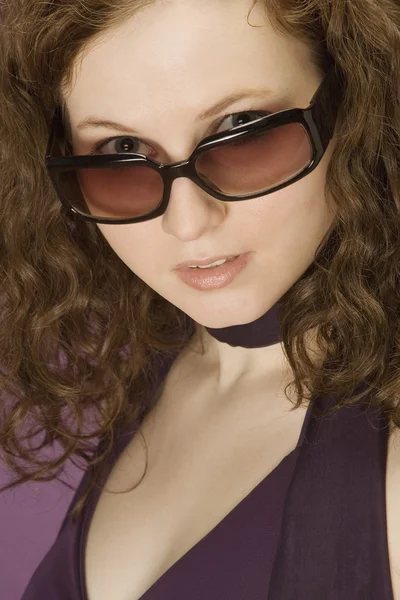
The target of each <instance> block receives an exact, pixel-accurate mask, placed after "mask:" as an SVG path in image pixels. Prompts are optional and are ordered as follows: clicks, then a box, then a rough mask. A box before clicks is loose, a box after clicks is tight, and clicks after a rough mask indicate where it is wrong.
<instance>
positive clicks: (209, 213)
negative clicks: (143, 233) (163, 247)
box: [162, 177, 228, 242]
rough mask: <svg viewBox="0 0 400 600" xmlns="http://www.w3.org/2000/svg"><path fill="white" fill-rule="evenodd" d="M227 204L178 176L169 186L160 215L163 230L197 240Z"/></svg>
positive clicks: (218, 220)
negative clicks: (166, 200) (165, 201)
mask: <svg viewBox="0 0 400 600" xmlns="http://www.w3.org/2000/svg"><path fill="white" fill-rule="evenodd" d="M227 204H228V203H227V202H223V201H222V200H217V199H216V198H213V196H210V194H208V193H207V192H206V191H204V190H202V189H201V188H200V187H199V186H198V185H196V183H194V182H193V181H191V180H190V179H188V178H187V177H179V178H178V179H175V181H174V182H173V183H172V186H171V193H170V198H169V203H168V207H167V210H166V211H165V213H164V214H163V216H162V225H163V229H164V231H165V232H166V233H169V234H171V235H174V236H175V237H177V238H178V239H180V240H182V241H186V242H189V241H191V240H195V239H198V238H199V237H201V236H202V235H205V232H206V231H207V230H208V229H210V228H211V229H213V228H215V227H218V226H219V225H220V224H221V223H222V222H223V220H224V219H225V216H226V211H227V208H228V206H227Z"/></svg>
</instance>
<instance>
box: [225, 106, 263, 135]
mask: <svg viewBox="0 0 400 600" xmlns="http://www.w3.org/2000/svg"><path fill="white" fill-rule="evenodd" d="M271 114H272V113H270V112H268V111H265V110H242V111H240V112H237V113H232V114H229V115H225V116H224V117H223V118H222V120H220V121H219V125H221V123H223V122H224V121H226V120H227V119H232V123H233V124H232V125H231V126H230V127H228V129H227V131H229V130H230V129H233V128H234V127H239V125H243V124H245V123H251V121H255V120H256V119H259V118H260V117H265V116H267V115H271ZM243 115H244V118H243ZM216 133H217V132H216Z"/></svg>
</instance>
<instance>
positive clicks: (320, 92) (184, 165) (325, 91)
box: [45, 64, 344, 225]
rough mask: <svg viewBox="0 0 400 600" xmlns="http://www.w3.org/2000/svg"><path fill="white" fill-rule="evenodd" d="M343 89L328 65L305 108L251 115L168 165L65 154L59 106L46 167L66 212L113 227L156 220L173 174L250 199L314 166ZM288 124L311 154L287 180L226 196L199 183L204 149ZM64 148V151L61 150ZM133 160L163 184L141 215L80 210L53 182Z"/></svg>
mask: <svg viewBox="0 0 400 600" xmlns="http://www.w3.org/2000/svg"><path fill="white" fill-rule="evenodd" d="M343 87H344V79H343V75H342V73H341V72H339V71H338V69H337V67H336V65H335V64H333V66H332V67H331V68H330V69H329V71H328V72H327V74H326V75H325V77H324V79H323V80H322V82H321V84H320V85H319V87H318V89H317V91H316V92H315V94H314V95H313V97H312V99H311V102H310V104H309V106H308V107H307V108H304V109H303V108H292V109H287V110H282V111H279V112H277V113H273V114H271V115H267V116H265V117H261V118H258V119H255V120H254V121H251V122H250V123H245V124H243V125H238V126H237V127H234V128H232V129H230V130H229V131H228V132H222V133H217V134H214V135H211V136H208V137H206V138H204V139H203V140H201V141H200V142H199V144H198V145H197V146H196V148H195V149H194V151H193V152H192V154H191V155H190V157H189V158H188V159H186V160H184V161H181V162H176V163H173V164H169V165H166V164H164V163H158V162H157V161H154V160H152V159H151V158H148V157H146V156H144V155H143V154H133V153H129V154H128V153H126V154H119V155H117V156H115V155H113V154H106V155H101V156H99V155H97V156H91V155H90V156H87V155H84V156H65V145H66V140H65V131H64V125H63V117H62V107H61V106H58V107H57V108H56V110H55V113H54V116H53V119H52V124H51V131H50V136H49V141H48V145H47V150H46V155H45V165H46V169H47V172H48V174H49V177H50V179H51V181H52V184H53V186H54V188H55V191H56V192H57V195H58V196H59V198H60V200H61V202H62V204H63V206H64V208H65V209H66V210H67V211H68V212H69V211H72V212H74V213H75V214H77V215H79V216H80V217H82V218H83V219H85V220H87V221H92V222H95V223H109V224H113V225H118V224H126V223H139V222H142V221H148V220H150V219H155V218H157V217H159V216H161V215H163V214H164V213H165V211H166V209H167V206H168V202H169V199H170V193H171V187H172V183H173V182H174V181H175V179H177V178H178V177H187V178H188V179H190V180H191V181H193V182H194V183H195V184H196V185H198V186H199V187H200V188H201V189H202V190H204V191H205V192H207V193H208V194H209V195H211V196H213V197H214V198H216V199H217V200H222V201H224V202H236V201H243V200H250V199H252V198H259V197H260V196H266V195H268V194H272V193H273V192H276V191H278V190H281V189H282V188H284V187H287V186H288V185H291V184H292V183H295V182H296V181H299V180H300V179H302V178H303V177H306V176H307V175H308V174H309V173H311V172H312V171H313V170H314V169H315V168H316V167H317V166H318V164H319V162H320V161H321V159H322V157H323V156H324V154H325V150H326V148H327V146H328V144H329V142H330V140H331V138H332V136H333V132H334V128H335V123H336V118H337V113H338V109H339V105H340V102H341V98H342V92H343ZM289 123H300V124H301V125H302V126H303V127H304V129H305V130H306V132H307V134H308V137H309V141H310V142H311V146H312V158H311V162H310V164H309V165H308V166H307V167H306V168H305V169H304V170H303V171H301V172H300V173H298V174H297V175H295V176H294V177H293V178H292V179H289V180H287V181H285V182H284V183H280V184H279V185H276V186H275V187H273V188H269V189H268V190H266V191H265V190H264V191H260V192H256V193H252V194H245V195H241V196H228V197H227V196H225V195H224V194H222V193H220V192H218V191H217V190H215V189H213V188H212V187H210V186H208V185H207V183H206V182H205V181H203V180H202V179H201V178H200V176H199V175H198V174H197V172H196V169H195V162H196V160H197V159H198V157H199V156H200V155H201V154H202V152H204V151H205V150H210V149H212V148H216V147H219V146H223V145H225V144H229V143H230V142H231V141H232V140H235V139H239V138H240V137H243V136H251V135H252V134H257V133H261V132H264V131H267V130H268V129H270V128H273V127H276V126H279V125H285V124H289ZM63 146H64V153H63V151H62V148H63ZM57 152H58V154H57ZM133 164H139V165H147V166H148V167H150V168H152V169H155V170H156V171H158V172H159V174H160V175H161V177H162V179H163V182H164V191H163V197H162V200H161V202H160V203H159V204H158V206H157V207H156V208H155V209H154V211H152V212H151V213H148V214H146V215H144V216H141V217H131V218H129V219H114V218H112V217H94V216H93V215H88V214H86V213H82V212H81V211H80V210H79V209H77V208H76V207H74V206H73V205H72V204H71V202H70V201H69V200H67V199H66V198H65V197H64V196H63V192H62V189H61V187H60V186H59V183H58V178H59V174H60V173H62V172H63V171H67V170H70V169H71V168H73V169H79V168H85V169H91V168H93V169H95V168H104V167H112V166H115V165H133Z"/></svg>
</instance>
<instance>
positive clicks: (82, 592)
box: [77, 384, 314, 600]
mask: <svg viewBox="0 0 400 600" xmlns="http://www.w3.org/2000/svg"><path fill="white" fill-rule="evenodd" d="M161 385H162V384H161ZM313 405H314V403H313V402H311V403H309V405H308V407H307V411H306V414H305V416H304V420H303V424H302V428H301V432H300V435H299V438H298V442H297V445H296V447H295V448H294V449H293V450H292V451H291V452H289V454H287V455H286V456H285V457H284V458H283V459H282V460H281V461H280V462H279V463H278V464H277V465H276V467H275V468H274V469H273V470H272V471H270V472H269V473H268V474H267V475H266V476H265V477H264V478H263V479H262V480H261V481H260V482H259V483H258V484H257V485H256V486H255V487H254V488H253V489H252V490H250V492H249V493H248V494H247V495H246V496H245V497H244V498H242V500H241V501H240V502H239V503H238V504H236V506H234V507H233V508H232V510H230V511H229V513H227V514H226V515H225V516H224V517H223V518H222V519H221V520H220V521H219V522H218V523H217V524H216V525H215V526H214V527H213V528H212V529H210V531H208V532H207V533H206V534H205V535H204V536H203V537H202V538H201V539H200V540H198V542H196V543H195V544H194V546H192V547H191V548H189V550H188V551H187V552H185V554H183V555H182V556H181V557H180V558H178V560H177V561H176V562H175V563H174V564H172V565H171V566H170V567H169V568H168V569H167V570H166V571H165V572H164V573H163V574H162V575H161V576H160V577H159V578H158V579H157V580H156V581H154V583H153V584H152V585H151V587H150V588H148V589H147V590H146V591H145V592H144V594H143V595H142V596H140V598H139V599H138V600H146V595H147V594H148V593H150V592H151V591H153V590H154V588H155V586H156V585H159V584H160V583H161V581H162V580H163V579H164V578H166V577H167V576H168V575H170V573H171V572H172V570H175V569H177V568H179V566H180V564H181V562H182V561H183V560H184V559H185V558H186V557H187V556H188V555H189V554H192V553H193V552H195V551H197V550H198V548H199V546H200V545H201V544H204V543H205V540H208V538H209V537H210V536H212V535H213V534H215V532H216V530H217V529H219V528H220V527H221V525H222V524H223V523H224V522H225V521H226V520H227V519H228V518H232V517H231V515H232V514H233V513H235V512H236V511H238V510H239V509H240V508H242V505H243V504H244V503H245V502H246V501H247V500H249V499H250V497H252V496H253V495H254V494H256V493H257V491H259V490H260V489H261V488H262V487H263V485H265V484H266V481H267V480H269V479H270V478H271V477H272V476H273V475H274V474H275V473H276V471H277V470H278V469H280V468H282V466H284V464H285V462H287V461H288V460H290V458H293V457H294V458H296V459H297V456H295V455H296V454H298V453H299V451H300V448H301V446H302V445H303V442H304V438H305V434H306V431H307V428H308V423H309V421H310V418H311V414H312V406H313ZM139 427H140V423H139V424H138V425H137V426H136V427H135V428H134V430H133V432H132V431H131V432H125V433H124V434H123V435H122V436H121V437H120V438H119V439H118V441H117V444H116V446H115V449H114V452H113V453H112V456H111V457H110V464H109V467H110V469H107V471H106V472H105V473H104V475H103V477H104V482H103V478H102V481H101V485H103V483H105V482H106V480H107V477H108V475H109V473H110V470H111V469H112V466H113V465H114V464H115V462H116V460H118V457H119V456H120V455H121V454H122V452H123V451H124V449H125V447H126V446H127V445H128V443H129V442H130V441H131V440H132V439H133V437H134V436H135V435H136V433H137V431H138V429H139ZM121 440H122V443H121ZM118 442H119V443H118ZM101 491H102V490H101V486H99V487H98V488H96V491H95V493H94V494H93V496H92V498H91V502H90V503H89V505H88V507H87V510H86V512H85V513H84V515H83V517H82V519H80V520H79V524H78V527H79V544H78V557H77V560H78V573H79V577H78V581H79V600H89V599H88V595H87V588H86V565H85V551H86V545H87V540H88V533H89V525H90V521H91V519H92V518H93V514H94V511H95V509H96V505H97V503H98V501H99V498H100V494H101Z"/></svg>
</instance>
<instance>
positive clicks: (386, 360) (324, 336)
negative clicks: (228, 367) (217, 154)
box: [0, 0, 400, 518]
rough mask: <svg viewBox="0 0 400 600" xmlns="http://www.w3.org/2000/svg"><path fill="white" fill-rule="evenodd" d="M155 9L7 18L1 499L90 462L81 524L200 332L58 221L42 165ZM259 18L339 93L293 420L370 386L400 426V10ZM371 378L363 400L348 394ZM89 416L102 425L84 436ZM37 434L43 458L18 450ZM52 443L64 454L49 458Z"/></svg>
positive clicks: (331, 9)
mask: <svg viewBox="0 0 400 600" xmlns="http://www.w3.org/2000/svg"><path fill="white" fill-rule="evenodd" d="M152 3H153V0H112V1H111V0H79V2H78V1H77V0H49V1H48V2H39V1H37V0H6V2H5V3H3V6H2V22H1V23H0V98H1V104H0V140H1V144H0V232H1V233H0V272H1V275H2V276H1V293H0V306H1V329H0V361H1V364H2V372H0V390H1V397H2V399H3V402H2V413H1V428H0V447H1V448H2V452H3V456H4V460H5V462H6V464H7V465H8V467H10V468H11V469H12V471H13V472H15V473H16V475H17V476H18V478H17V479H16V480H15V481H13V482H12V483H11V484H8V485H7V486H5V487H3V488H2V490H5V489H8V488H12V487H14V486H16V485H19V484H21V483H23V482H25V481H28V480H35V481H48V480H50V479H52V478H55V477H56V476H57V475H58V474H59V473H60V472H61V470H62V469H63V468H65V463H66V461H67V460H68V459H74V458H76V457H80V458H81V459H83V460H84V461H86V463H87V466H89V467H90V468H91V469H92V477H91V479H90V481H89V486H88V487H87V489H86V491H85V493H84V494H83V495H82V497H81V498H80V499H79V501H78V503H77V504H76V506H75V508H74V511H73V513H72V514H73V517H74V518H77V517H78V515H79V514H80V512H81V510H82V509H83V507H84V504H85V503H86V500H87V498H88V495H89V493H90V491H91V489H92V486H93V485H94V484H95V482H96V480H97V475H98V472H99V471H98V470H99V469H100V467H101V466H102V465H104V464H105V461H106V459H107V457H108V456H109V455H110V452H111V450H112V448H113V446H114V443H115V439H116V436H117V435H118V432H119V431H120V428H121V427H125V426H126V425H127V424H129V423H134V422H135V421H136V420H137V419H138V417H139V416H141V417H143V415H145V414H146V413H147V412H148V411H149V410H150V406H149V404H148V393H147V392H148V389H149V385H150V382H151V379H152V377H153V373H154V371H155V369H154V368H153V367H154V364H155V363H154V361H155V359H156V358H157V357H159V356H165V355H171V356H174V355H175V354H177V353H179V352H180V351H181V350H182V349H184V348H185V346H186V345H187V343H188V341H189V340H190V339H191V336H192V334H193V333H194V331H195V330H196V329H197V325H196V324H195V323H194V322H193V321H192V320H191V319H190V318H188V317H187V315H185V314H184V313H183V312H182V311H181V310H180V309H179V308H177V307H176V306H173V305H171V304H170V303H169V302H168V301H167V300H165V299H164V298H162V297H161V296H160V295H159V294H157V293H156V292H155V291H154V290H152V289H150V288H149V287H148V286H147V284H145V283H144V282H143V281H142V280H141V279H140V278H139V277H137V276H136V275H135V273H133V272H132V271H131V270H130V269H129V268H128V267H127V266H126V265H125V263H124V262H122V261H121V260H120V259H119V258H118V256H117V255H116V254H115V253H114V252H113V251H112V249H111V248H110V246H109V245H108V244H107V243H106V242H105V240H104V238H103V236H102V235H101V234H100V232H99V229H98V228H97V227H96V225H95V224H94V223H91V222H88V221H84V220H80V219H79V218H76V217H75V215H74V213H72V212H65V211H64V210H63V207H62V206H61V203H60V201H59V199H58V197H57V196H56V194H55V191H54V188H53V187H52V185H51V182H50V179H49V176H48V173H47V171H46V167H45V161H44V154H45V149H46V144H47V141H48V136H49V128H50V123H51V117H52V115H53V113H54V109H55V107H56V106H57V105H59V104H60V103H61V101H62V95H61V94H62V91H63V89H66V87H68V86H69V85H70V84H71V81H72V78H73V72H74V71H73V67H74V65H75V63H76V62H77V61H78V60H79V58H80V57H81V56H82V54H83V52H84V51H85V50H86V48H87V47H88V45H89V44H91V43H93V42H95V41H96V39H97V36H99V35H101V34H104V32H105V31H106V30H108V29H109V28H112V27H116V26H118V25H120V24H122V23H124V22H125V21H126V20H127V19H129V18H131V17H132V16H133V15H134V14H135V13H136V12H137V11H139V10H141V9H143V8H144V7H146V6H147V5H149V4H152ZM254 4H256V2H255V3H254ZM262 4H264V5H265V9H266V14H267V16H268V18H269V19H270V22H271V24H272V25H273V26H274V27H276V29H277V31H279V32H281V33H283V34H284V35H288V36H293V37H295V38H297V39H299V40H302V41H304V42H305V43H306V44H308V45H309V47H310V48H311V49H312V52H313V61H314V63H315V65H316V66H317V67H318V69H319V70H320V72H321V76H323V75H324V74H325V72H326V70H327V65H328V64H329V63H331V62H332V61H334V63H335V64H336V65H337V68H338V69H340V70H341V71H342V73H343V75H344V81H345V87H344V92H343V98H342V101H341V105H340V107H339V115H338V120H337V124H336V130H335V134H336V139H337V144H336V147H335V150H334V153H333V156H332V158H331V161H330V164H329V168H328V172H327V178H326V189H327V190H329V193H330V195H331V197H332V198H333V200H334V202H335V203H336V205H337V208H338V212H337V216H336V219H335V223H334V226H333V227H332V229H331V230H330V231H329V232H328V233H327V235H326V236H325V238H324V240H323V241H322V242H321V244H320V246H319V248H318V252H316V258H315V262H314V263H313V264H312V265H311V267H310V268H309V269H308V270H307V272H306V273H305V274H304V275H303V277H302V278H301V279H300V280H299V281H297V282H296V283H295V284H294V285H293V287H292V288H291V289H290V290H289V291H288V292H287V293H286V294H285V296H284V297H283V298H282V300H281V303H280V308H279V311H280V312H279V316H280V320H281V329H282V339H283V348H284V353H285V356H286V357H287V359H288V361H289V364H290V367H291V369H292V370H293V373H294V380H293V381H292V382H291V383H290V386H294V388H295V390H296V394H297V396H298V399H297V401H296V402H295V404H294V407H293V408H298V407H299V406H300V405H301V404H302V402H303V401H304V398H305V397H307V391H306V390H308V392H309V393H310V397H311V398H312V397H313V396H316V395H318V394H320V393H324V394H330V395H332V396H334V397H335V404H334V409H335V410H337V409H339V408H340V407H341V406H344V405H346V404H347V405H349V404H351V403H354V402H355V401H357V400H359V399H360V398H361V397H362V396H363V395H365V394H366V393H367V392H368V390H371V389H373V390H374V394H373V396H372V397H371V402H373V403H375V404H376V405H377V406H380V407H381V408H382V409H383V410H384V411H385V412H386V413H387V414H388V416H389V418H390V422H391V424H392V426H397V427H398V426H400V407H399V402H398V400H399V387H400V323H399V314H400V311H399V308H400V300H399V298H400V294H399V279H400V278H399V273H400V243H399V231H400V227H399V226H400V218H399V210H400V187H399V172H400V165H399V162H400V161H399V158H400V148H399V146H400V144H399V132H400V96H399V90H400V7H399V3H398V0H347V1H345V0H302V2H299V1H298V0H263V1H262ZM253 7H254V5H253ZM249 15H250V13H249ZM249 15H248V18H249ZM249 24H251V23H249ZM315 327H317V328H318V336H317V341H318V343H320V345H321V347H322V346H323V347H324V348H326V359H325V361H324V364H323V365H322V366H321V367H319V368H317V367H316V366H315V365H314V364H313V363H312V362H311V361H310V360H309V358H308V355H307V351H306V345H305V333H306V332H307V331H308V330H310V329H311V328H315ZM55 357H57V358H55ZM362 382H364V383H365V384H366V387H365V389H364V392H361V394H359V395H354V391H355V389H356V387H357V386H358V385H359V384H360V383H362ZM286 389H287V388H285V392H286ZM91 414H93V415H95V417H96V418H98V423H97V427H96V428H95V429H94V430H92V431H91V432H89V433H88V432H87V431H86V430H85V427H86V426H87V422H88V416H89V415H91ZM66 417H68V418H69V419H70V422H69V423H68V422H67V418H66ZM21 429H25V430H26V431H25V432H24V433H22V431H21ZM40 433H44V438H43V440H42V441H41V443H39V444H38V445H37V447H32V446H31V447H27V446H26V445H24V442H25V441H26V440H30V439H32V438H33V437H34V436H35V435H38V434H40ZM99 440H101V441H102V443H101V444H99ZM53 442H57V443H58V444H59V445H60V446H61V447H62V449H63V453H62V455H61V456H59V457H58V458H57V459H54V458H53V459H48V460H43V459H41V460H39V459H38V457H37V455H38V452H39V451H40V450H41V449H43V448H44V447H46V446H49V445H50V444H52V443H53ZM90 442H92V443H91V444H90ZM100 450H102V451H100ZM21 460H22V461H24V463H25V464H24V465H23V464H21V463H20V461H21ZM30 467H33V469H32V468H30ZM63 483H64V482H63ZM66 485H69V484H67V483H66ZM69 487H70V486H69Z"/></svg>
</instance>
